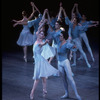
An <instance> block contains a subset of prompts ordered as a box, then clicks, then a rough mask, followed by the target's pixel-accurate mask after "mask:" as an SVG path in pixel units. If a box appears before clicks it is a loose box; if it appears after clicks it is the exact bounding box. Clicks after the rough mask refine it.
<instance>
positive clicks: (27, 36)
mask: <svg viewBox="0 0 100 100" xmlns="http://www.w3.org/2000/svg"><path fill="white" fill-rule="evenodd" d="M17 44H18V45H19V46H30V45H32V44H33V35H32V33H31V32H30V29H29V27H28V26H27V25H23V29H22V31H21V33H20V36H19V38H18V40H17Z"/></svg>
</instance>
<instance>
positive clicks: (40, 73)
mask: <svg viewBox="0 0 100 100" xmlns="http://www.w3.org/2000/svg"><path fill="white" fill-rule="evenodd" d="M45 22H46V20H45V21H44V23H45ZM44 23H43V24H44ZM43 24H42V25H43ZM42 25H41V26H42ZM41 26H40V27H41ZM39 29H40V28H39ZM39 29H38V31H37V32H36V34H37V40H36V42H35V43H34V46H33V53H34V60H35V66H34V75H33V79H34V84H33V87H32V90H31V94H30V99H33V98H34V92H35V89H36V87H37V85H38V82H39V80H40V79H41V78H42V82H43V96H44V97H45V95H46V94H47V90H46V78H47V77H49V76H51V75H53V74H55V73H58V70H57V69H55V68H54V67H53V66H52V65H50V64H49V62H48V61H47V60H46V59H45V58H44V57H43V56H42V55H41V52H42V50H43V48H42V47H43V46H44V45H45V44H46V43H48V42H49V41H48V40H46V41H45V42H43V38H44V32H42V31H40V30H39Z"/></svg>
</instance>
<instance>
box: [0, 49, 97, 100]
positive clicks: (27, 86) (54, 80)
mask: <svg viewBox="0 0 100 100" xmlns="http://www.w3.org/2000/svg"><path fill="white" fill-rule="evenodd" d="M93 54H94V58H95V62H92V60H91V58H90V55H89V53H88V52H86V55H87V57H88V59H89V62H90V64H91V65H92V67H91V68H88V67H87V65H86V63H85V61H84V60H81V61H77V66H76V67H72V71H73V73H74V74H75V75H74V80H75V82H76V86H77V90H78V93H79V95H80V96H81V97H82V100H99V52H98V50H94V51H93ZM77 56H78V55H77ZM71 63H72V61H71ZM52 65H53V66H54V67H55V68H57V65H56V59H54V60H53V61H52ZM33 71H34V64H33V58H32V53H29V52H28V62H27V63H25V62H24V60H23V52H2V100H30V97H29V95H30V91H31V88H32V85H33V82H34V81H33V80H32V77H33ZM47 91H48V94H47V96H46V98H45V99H44V98H43V97H42V82H41V80H40V82H39V84H38V86H37V89H36V92H35V98H34V100H62V99H60V97H61V96H62V95H63V94H64V87H63V83H62V79H61V77H60V76H59V77H55V76H51V77H49V78H48V79H47ZM69 96H70V98H68V99H65V100H76V99H75V98H76V97H75V94H74V91H73V89H72V88H71V86H70V85H69Z"/></svg>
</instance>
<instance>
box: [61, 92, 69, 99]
mask: <svg viewBox="0 0 100 100" xmlns="http://www.w3.org/2000/svg"><path fill="white" fill-rule="evenodd" d="M68 97H69V96H68V94H67V93H66V94H65V95H63V96H61V97H60V98H61V99H67V98H68Z"/></svg>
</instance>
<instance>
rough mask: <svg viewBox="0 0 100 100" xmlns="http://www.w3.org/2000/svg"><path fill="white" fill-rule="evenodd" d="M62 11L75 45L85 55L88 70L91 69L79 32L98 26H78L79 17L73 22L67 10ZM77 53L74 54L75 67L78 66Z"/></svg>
mask: <svg viewBox="0 0 100 100" xmlns="http://www.w3.org/2000/svg"><path fill="white" fill-rule="evenodd" d="M61 9H62V11H63V12H64V15H65V23H66V24H68V25H69V27H70V35H71V38H72V41H73V42H74V43H75V45H76V47H77V48H78V50H79V51H80V53H81V54H82V55H83V57H84V59H85V61H86V64H87V66H88V68H90V67H91V65H90V64H89V62H88V60H87V57H86V54H85V52H84V51H83V49H82V46H81V42H80V39H79V31H82V30H86V29H87V28H89V27H93V26H96V25H85V26H80V25H78V21H79V19H78V18H77V17H76V18H74V19H73V21H72V22H71V21H70V20H69V18H68V16H67V14H66V12H65V10H64V9H63V7H61ZM75 52H76V51H75ZM75 52H74V57H75V58H74V64H73V66H76V53H75Z"/></svg>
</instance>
